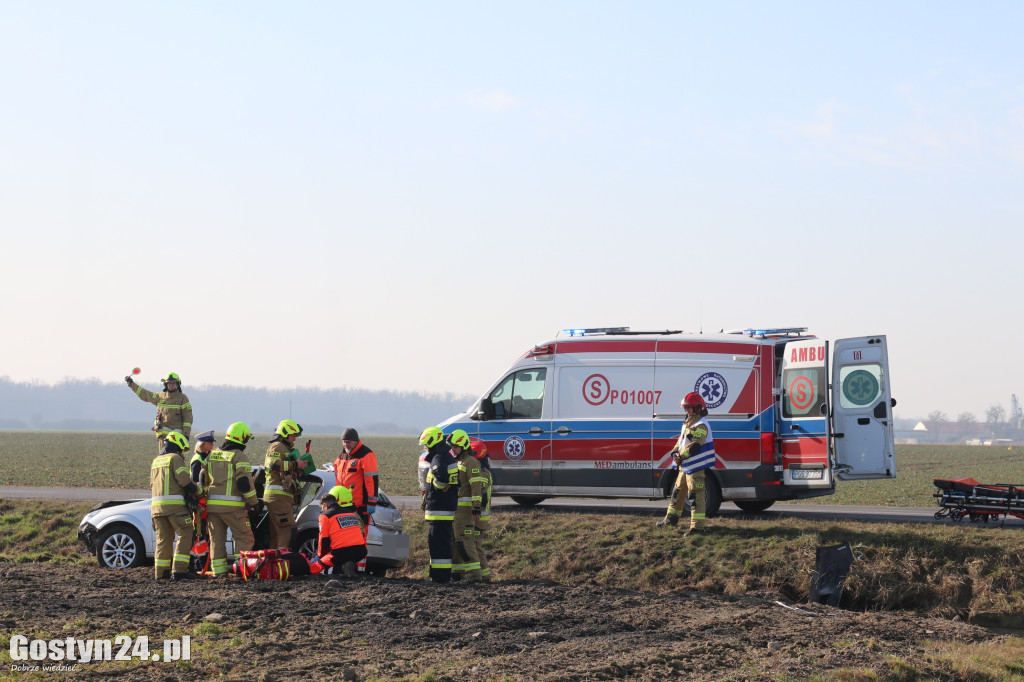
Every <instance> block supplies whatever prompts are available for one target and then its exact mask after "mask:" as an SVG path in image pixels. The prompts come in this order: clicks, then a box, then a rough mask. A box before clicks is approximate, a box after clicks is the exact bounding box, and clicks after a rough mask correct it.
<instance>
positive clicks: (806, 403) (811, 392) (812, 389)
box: [782, 367, 825, 419]
mask: <svg viewBox="0 0 1024 682" xmlns="http://www.w3.org/2000/svg"><path fill="white" fill-rule="evenodd" d="M782 386H783V394H782V416H783V417H784V418H786V419H794V418H797V417H823V416H824V414H823V411H822V409H821V408H822V405H824V404H825V371H824V368H821V367H803V368H799V369H787V370H786V371H785V372H783V375H782Z"/></svg>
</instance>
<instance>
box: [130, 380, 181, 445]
mask: <svg viewBox="0 0 1024 682" xmlns="http://www.w3.org/2000/svg"><path fill="white" fill-rule="evenodd" d="M124 380H125V381H126V382H127V383H128V388H130V389H131V390H132V392H133V393H135V395H137V396H139V399H140V400H142V401H143V402H147V403H153V404H154V405H156V419H155V420H154V421H153V431H155V432H156V439H157V452H161V451H163V447H164V441H165V440H166V439H167V434H168V433H170V432H171V431H177V432H178V433H181V434H183V435H184V436H185V439H186V440H187V439H188V438H189V437H190V434H191V433H192V403H190V402H189V401H188V396H187V395H185V394H184V393H182V392H181V377H179V376H178V375H177V374H176V373H175V372H168V374H167V376H165V377H164V378H163V379H161V381H163V382H164V390H163V391H161V392H160V393H153V392H152V391H147V390H146V389H144V388H143V387H142V386H139V385H138V384H136V383H135V380H134V379H132V377H131V375H130V374H129V375H128V376H126V377H125V378H124Z"/></svg>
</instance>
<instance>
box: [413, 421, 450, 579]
mask: <svg viewBox="0 0 1024 682" xmlns="http://www.w3.org/2000/svg"><path fill="white" fill-rule="evenodd" d="M420 445H423V446H425V447H426V448H427V457H426V461H427V463H428V464H429V465H430V470H429V471H428V472H427V490H426V493H425V495H424V498H423V499H424V503H425V505H424V511H423V519H424V520H425V521H426V522H427V524H428V525H429V529H428V531H427V547H428V549H429V550H430V579H431V580H433V581H434V582H435V583H447V582H451V579H452V522H453V521H454V520H455V511H456V509H458V506H459V465H458V464H457V463H456V462H455V458H454V457H452V453H451V448H450V447H449V445H448V443H446V442H445V440H444V432H443V431H441V429H439V428H438V427H436V426H431V427H429V428H427V429H424V431H423V433H422V434H420Z"/></svg>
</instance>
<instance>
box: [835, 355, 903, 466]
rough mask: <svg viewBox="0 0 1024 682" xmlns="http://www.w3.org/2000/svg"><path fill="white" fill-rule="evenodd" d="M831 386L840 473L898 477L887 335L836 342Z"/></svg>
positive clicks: (836, 452)
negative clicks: (886, 342)
mask: <svg viewBox="0 0 1024 682" xmlns="http://www.w3.org/2000/svg"><path fill="white" fill-rule="evenodd" d="M831 389H832V390H831V396H830V397H831V401H832V404H831V414H832V439H833V440H832V443H833V451H834V455H835V465H836V475H837V476H838V477H839V478H840V479H842V480H859V479H868V478H896V459H895V452H896V446H895V443H894V434H893V420H892V407H893V401H892V396H891V394H890V388H889V356H888V352H887V350H886V344H885V337H884V336H865V337H861V338H856V339H839V340H838V341H836V342H835V346H834V349H833V352H832V385H831Z"/></svg>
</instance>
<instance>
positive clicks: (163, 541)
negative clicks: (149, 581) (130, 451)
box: [149, 431, 196, 580]
mask: <svg viewBox="0 0 1024 682" xmlns="http://www.w3.org/2000/svg"><path fill="white" fill-rule="evenodd" d="M166 441H167V442H166V443H164V447H163V449H162V450H161V451H160V454H159V455H157V456H156V457H155V458H154V459H153V465H152V467H150V470H149V485H150V491H151V493H152V495H153V502H152V506H151V513H152V516H153V530H154V531H156V553H155V556H154V559H155V562H154V565H155V574H156V579H157V580H163V579H166V578H174V579H181V578H192V577H194V576H193V575H192V574H191V573H189V572H188V564H189V549H190V547H191V543H192V514H191V513H190V512H189V509H188V506H187V504H186V497H192V496H194V495H195V494H196V484H195V483H193V482H192V479H191V478H189V475H188V466H187V465H186V464H185V458H184V457H183V456H182V453H183V452H185V451H186V450H187V449H188V440H186V438H185V436H183V435H181V434H180V433H177V432H175V431H172V432H170V433H168V434H167V438H166ZM193 499H194V498H193ZM175 536H177V540H175Z"/></svg>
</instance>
